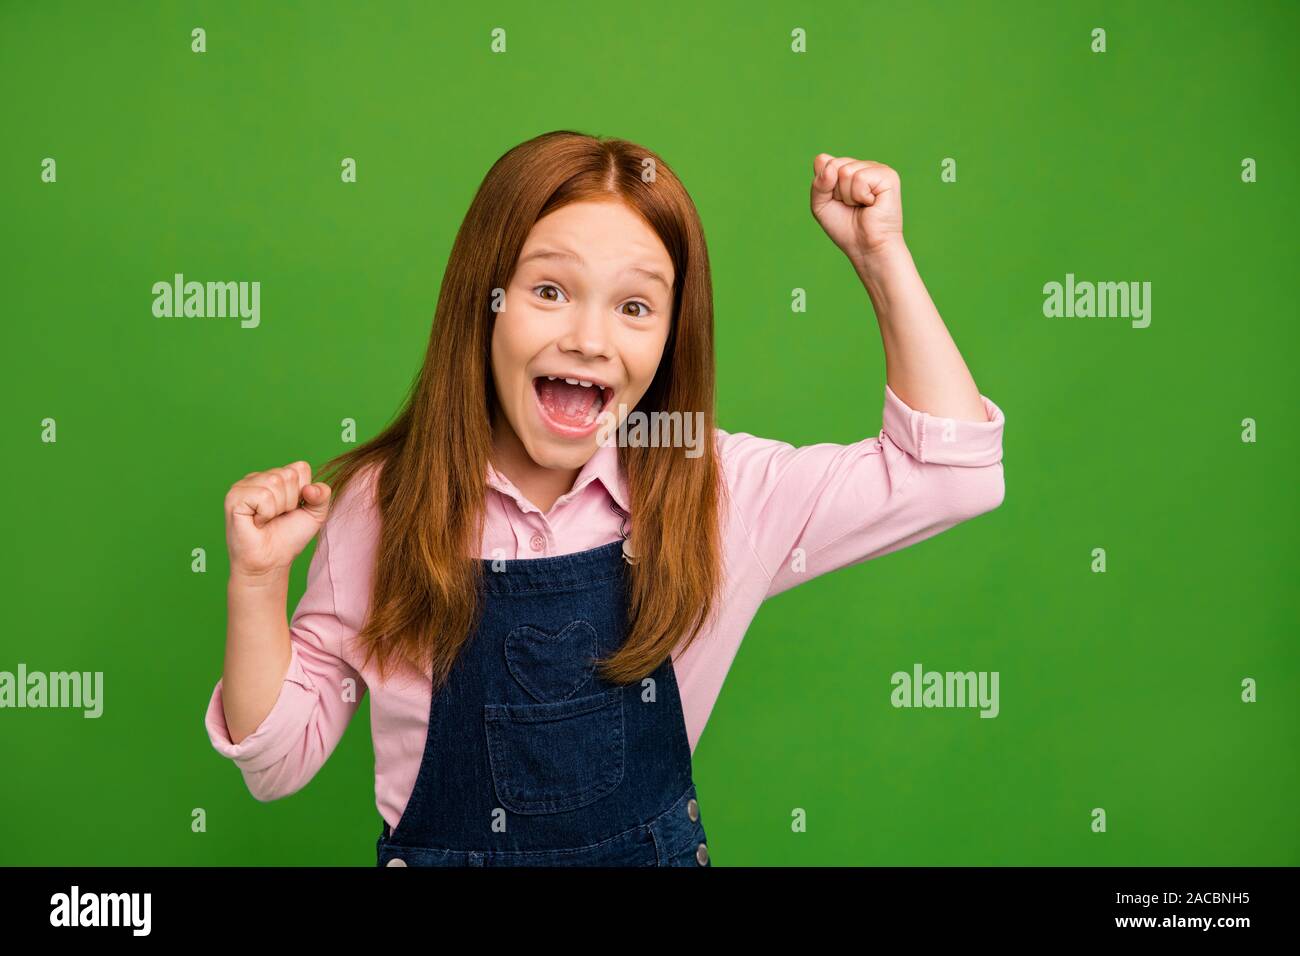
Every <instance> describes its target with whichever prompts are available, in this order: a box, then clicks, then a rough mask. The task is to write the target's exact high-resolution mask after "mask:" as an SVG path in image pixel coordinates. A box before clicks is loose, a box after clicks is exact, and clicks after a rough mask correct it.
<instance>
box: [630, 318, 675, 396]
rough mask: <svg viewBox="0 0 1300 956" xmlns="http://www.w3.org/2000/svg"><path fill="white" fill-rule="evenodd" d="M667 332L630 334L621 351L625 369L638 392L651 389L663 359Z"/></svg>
mask: <svg viewBox="0 0 1300 956" xmlns="http://www.w3.org/2000/svg"><path fill="white" fill-rule="evenodd" d="M667 339H668V333H667V330H666V329H665V330H662V331H658V332H654V333H651V332H648V331H639V332H636V333H630V334H629V335H628V337H627V338H626V339H625V340H624V342H623V343H622V345H621V347H620V349H619V355H620V357H621V358H622V360H623V367H624V368H626V369H627V372H628V376H629V378H630V379H631V381H632V383H633V385H634V387H635V388H636V389H637V391H638V392H640V391H643V390H644V389H646V388H649V387H650V383H651V382H652V381H653V380H654V377H655V372H657V371H658V370H659V363H660V361H662V359H663V352H664V345H665V344H666V342H667Z"/></svg>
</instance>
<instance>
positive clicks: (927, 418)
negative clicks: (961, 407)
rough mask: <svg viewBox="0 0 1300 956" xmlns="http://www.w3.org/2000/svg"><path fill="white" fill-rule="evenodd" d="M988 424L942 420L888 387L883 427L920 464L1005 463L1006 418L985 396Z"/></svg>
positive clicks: (983, 397) (883, 434) (885, 432)
mask: <svg viewBox="0 0 1300 956" xmlns="http://www.w3.org/2000/svg"><path fill="white" fill-rule="evenodd" d="M980 401H982V402H983V403H984V411H985V412H986V413H987V414H988V418H989V420H988V421H986V422H971V421H962V420H960V419H956V418H941V417H939V416H936V415H931V414H930V413H929V412H918V411H917V410H916V409H914V408H911V407H910V406H908V404H907V403H906V402H904V401H903V400H902V399H901V398H899V397H898V396H897V395H896V394H894V390H893V389H892V388H890V387H889V386H888V385H886V386H885V412H884V428H883V429H882V430H881V436H882V437H883V436H885V435H888V436H889V437H890V438H891V439H892V440H893V442H894V444H896V445H897V446H898V447H899V448H901V449H902V450H903V451H905V452H907V454H909V455H911V456H912V457H913V458H915V459H916V460H917V461H921V462H935V463H936V464H941V465H967V466H981V465H993V464H996V463H997V462H999V461H1001V460H1002V426H1003V425H1004V424H1005V422H1006V416H1004V415H1003V414H1002V409H1000V408H998V406H997V405H995V404H993V402H992V401H990V400H989V399H988V398H986V397H985V396H984V395H981V396H980Z"/></svg>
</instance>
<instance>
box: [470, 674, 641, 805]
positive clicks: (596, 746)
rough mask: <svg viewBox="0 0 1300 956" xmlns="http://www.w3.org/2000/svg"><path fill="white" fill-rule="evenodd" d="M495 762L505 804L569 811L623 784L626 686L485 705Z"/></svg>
mask: <svg viewBox="0 0 1300 956" xmlns="http://www.w3.org/2000/svg"><path fill="white" fill-rule="evenodd" d="M483 723H484V726H485V727H486V730H487V743H488V759H489V761H490V763H491V764H492V782H493V783H494V784H495V785H496V792H497V797H498V798H499V799H500V800H501V805H502V806H503V807H504V808H505V809H507V810H510V811H512V812H514V813H527V814H532V813H562V812H564V811H565V810H574V809H576V808H578V807H582V806H586V805H587V804H589V803H594V802H595V801H597V800H599V799H600V798H601V797H603V796H605V795H607V794H608V793H610V792H611V791H613V790H614V788H615V787H617V786H618V785H619V784H620V783H621V782H622V780H623V688H621V687H615V688H612V689H610V690H605V691H601V692H600V693H597V694H593V695H591V696H587V697H578V698H576V699H573V700H562V701H555V702H551V703H541V704H484V705H483Z"/></svg>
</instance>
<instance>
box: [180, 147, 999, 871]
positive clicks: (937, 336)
mask: <svg viewBox="0 0 1300 956" xmlns="http://www.w3.org/2000/svg"><path fill="white" fill-rule="evenodd" d="M813 169H814V177H813V181H812V189H811V206H812V213H813V215H814V217H816V219H817V222H818V223H819V224H820V225H821V227H822V228H823V229H824V230H825V232H826V233H827V235H828V236H830V238H831V240H832V241H833V242H834V243H835V244H836V245H837V246H838V247H839V248H840V249H841V250H842V251H843V252H844V254H845V255H846V256H848V258H849V260H850V262H851V263H852V265H853V267H854V269H855V270H856V272H857V274H858V276H859V277H860V278H861V280H862V282H863V285H864V286H865V287H866V290H867V292H868V294H869V295H870V298H871V301H872V304H873V305H874V307H875V312H876V317H877V320H878V321H879V324H880V332H881V339H882V340H883V343H884V348H885V360H886V372H887V384H886V386H885V398H884V417H883V425H884V427H883V429H882V430H881V431H880V432H879V434H878V435H874V436H872V437H870V438H864V439H863V440H861V441H859V442H857V443H854V444H849V445H835V444H815V445H809V446H805V447H801V448H796V447H793V446H791V445H789V444H786V443H784V442H780V441H775V440H770V439H764V438H756V437H754V436H752V435H748V434H744V433H735V434H731V433H728V432H726V431H723V430H721V429H717V428H715V427H714V423H713V404H714V402H713V382H714V368H713V308H712V287H711V282H710V276H709V263H708V255H707V251H706V249H705V242H704V232H703V229H702V228H701V225H700V221H699V217H698V215H697V213H696V210H695V206H694V204H693V203H692V202H691V199H690V197H689V196H688V195H687V193H686V190H685V188H684V187H683V186H682V184H681V182H680V181H679V180H678V179H677V177H676V176H675V175H674V174H673V172H672V170H671V169H670V168H669V166H668V164H667V163H665V162H664V161H663V159H661V158H660V157H659V156H657V155H655V154H654V153H653V152H651V151H650V150H648V149H645V148H643V147H641V146H638V145H635V144H633V143H630V142H627V141H625V140H620V139H598V138H595V137H591V136H587V135H583V134H579V133H575V132H571V131H557V132H552V133H548V134H545V135H542V136H539V137H537V138H535V139H532V140H529V141H528V142H525V143H522V144H520V145H519V146H516V147H515V148H514V149H512V150H510V151H509V152H507V153H506V154H505V155H504V156H502V157H501V158H500V159H499V160H498V161H497V162H496V163H495V164H494V165H493V167H492V169H491V170H490V171H489V172H488V174H487V177H486V178H485V179H484V181H483V183H482V185H481V186H480V187H479V190H478V193H477V195H476V196H475V197H474V200H473V203H472V204H471V206H470V209H469V212H468V213H467V215H466V217H465V221H464V223H463V224H462V226H461V228H460V231H459V233H458V234H457V237H456V242H455V244H454V246H453V248H452V251H451V255H450V259H449V261H448V264H447V271H446V274H445V276H444V278H443V283H442V289H441V292H440V294H439V298H438V307H437V312H436V315H435V318H434V324H433V330H432V334H431V337H430V340H429V346H428V350H427V352H426V355H425V361H424V365H423V367H422V369H421V371H420V373H419V375H418V377H417V380H416V381H415V383H414V385H413V388H412V390H411V393H410V395H409V396H408V399H407V402H406V404H405V407H404V408H403V410H402V412H401V413H400V415H399V416H398V418H397V419H396V420H395V421H394V422H393V423H392V424H391V425H390V426H389V427H388V428H387V429H385V430H384V431H383V432H382V433H381V434H380V435H379V436H377V437H376V438H374V439H373V440H371V441H370V442H368V443H366V444H364V445H362V446H360V447H358V448H356V449H355V450H352V451H349V452H347V453H346V454H343V455H341V456H338V457H337V458H335V459H333V460H331V461H330V462H327V463H326V466H325V469H324V471H323V472H322V473H320V475H319V476H318V477H317V478H316V479H313V472H312V468H311V466H310V465H309V464H308V463H307V462H303V461H298V462H294V463H293V464H290V465H286V466H285V467H283V468H277V469H272V470H270V471H265V472H255V473H252V474H249V475H246V476H245V477H244V478H243V479H242V480H241V481H239V482H237V483H236V484H235V485H234V487H232V488H231V489H230V492H229V494H227V496H226V501H225V508H226V529H227V545H228V547H229V551H230V580H229V587H228V601H229V628H228V633H227V640H226V657H225V668H224V672H223V676H222V679H221V680H220V681H219V682H218V683H217V685H216V688H215V689H214V691H213V693H212V697H211V700H210V702H209V706H208V710H207V714H206V726H207V730H208V733H209V736H210V737H211V740H212V743H213V745H214V746H215V747H216V749H217V750H218V751H219V752H221V753H222V754H224V755H225V756H227V757H230V758H231V759H233V760H234V761H235V763H236V764H237V765H238V766H239V768H240V770H241V771H242V773H243V776H244V779H245V781H246V782H247V785H248V787H249V789H250V790H251V792H252V793H253V795H254V796H255V797H256V798H257V799H259V800H274V799H277V798H279V797H283V796H286V795H288V794H290V793H293V792H294V791H296V790H298V789H299V788H300V787H302V786H303V785H304V784H306V783H307V781H308V780H310V779H311V777H312V776H313V775H314V774H315V773H316V771H317V770H318V769H319V768H320V766H321V764H322V763H323V762H324V761H325V760H326V758H327V757H328V756H329V754H330V753H331V751H332V750H333V748H334V746H335V744H336V743H337V742H338V740H339V738H340V737H341V736H342V734H343V731H344V729H345V728H346V726H347V723H348V721H349V720H350V719H351V717H352V714H353V713H354V712H355V710H356V708H357V705H358V703H359V700H360V697H361V695H362V694H363V693H364V692H365V691H366V690H367V689H369V691H370V693H371V702H370V707H371V725H372V730H373V738H374V749H375V796H376V802H377V807H378V810H379V813H380V815H381V817H382V818H383V827H382V832H381V835H380V837H379V839H378V841H377V844H376V849H377V862H378V864H379V865H381V866H383V865H386V866H428V865H470V866H484V865H586V866H656V865H657V866H708V865H709V852H708V845H707V841H706V838H705V831H704V825H703V819H702V816H701V801H700V799H699V795H698V794H697V792H696V789H695V785H694V782H693V779H692V775H691V754H692V752H693V750H694V748H695V745H696V743H697V741H698V740H699V737H700V734H701V732H702V731H703V729H704V725H705V722H706V721H707V720H708V716H709V711H710V710H711V709H712V706H713V702H714V700H715V699H716V698H717V695H718V692H719V690H720V689H721V686H722V682H723V678H724V677H725V675H726V673H727V670H728V668H729V667H730V665H731V662H732V660H733V658H734V657H735V654H736V650H737V648H738V647H739V645H740V641H741V638H742V637H743V636H744V633H745V629H746V627H747V626H748V624H749V622H750V620H751V619H752V618H753V616H754V613H755V612H756V611H757V609H758V606H759V604H760V603H761V602H762V601H763V600H764V599H765V598H768V597H770V596H772V595H774V594H777V593H779V592H781V591H784V590H786V589H787V588H790V587H793V586H794V585H795V584H798V583H800V582H801V581H806V580H808V579H809V578H812V577H814V576H816V575H818V574H824V573H826V572H828V571H832V570H835V569H836V568H842V567H845V566H847V565H851V564H857V563H860V562H862V561H865V560H867V559H869V558H874V557H877V556H879V555H882V554H886V553H888V552H890V551H894V550H897V549H899V548H902V547H905V546H907V545H909V544H912V543H914V542H917V541H920V540H923V539H925V538H927V537H930V536H932V535H935V534H937V533H939V532H941V531H943V530H945V529H947V528H950V527H952V526H953V525H955V524H956V523H958V522H959V521H962V520H965V519H967V518H971V517H973V516H975V515H978V514H981V513H983V512H986V511H989V510H991V509H993V508H995V507H997V506H998V505H999V504H1000V503H1001V502H1002V498H1003V476H1002V464H1001V459H1002V444H1001V438H1002V427H1003V421H1004V419H1003V415H1002V413H1001V411H1000V410H999V409H998V407H997V406H996V405H994V404H993V402H991V401H989V400H988V399H987V398H985V397H984V396H983V395H981V394H980V392H979V391H978V389H977V388H976V386H975V383H974V381H973V380H972V378H971V375H970V372H969V371H968V370H967V368H966V366H965V364H964V362H963V361H962V358H961V356H960V354H959V353H958V351H957V348H956V346H955V345H954V344H953V342H952V339H951V338H950V337H949V335H948V332H947V329H946V328H945V327H944V324H943V321H942V320H941V319H940V317H939V315H938V312H937V311H936V310H935V307H934V305H933V303H932V302H931V300H930V297H929V295H928V293H927V292H926V290H925V286H924V285H923V283H922V281H921V278H920V276H919V275H918V274H917V272H916V269H915V267H914V265H913V263H912V259H911V257H910V254H909V252H908V250H907V247H906V246H905V244H904V242H903V233H902V209H901V201H900V197H899V180H898V176H897V174H896V173H895V172H894V171H893V170H891V169H890V168H888V167H887V166H883V165H881V164H879V163H873V162H863V161H859V160H855V159H851V158H849V157H834V156H830V155H827V154H825V153H822V154H819V155H818V156H817V157H816V159H815V160H814V163H813ZM629 410H635V411H636V412H640V413H645V414H647V415H648V416H649V417H650V420H651V422H652V425H653V424H654V423H655V422H660V423H662V422H663V421H668V422H670V423H672V422H674V421H676V422H677V423H680V422H681V421H682V420H683V419H698V420H699V421H701V422H702V423H703V425H704V428H703V436H704V437H705V439H706V440H704V441H703V442H702V443H699V444H698V445H697V447H694V448H688V447H681V445H682V444H683V442H682V441H678V442H677V446H678V447H673V443H672V442H671V441H670V442H667V443H665V442H664V441H660V440H656V441H647V440H633V439H634V438H635V437H636V436H638V435H639V436H641V438H642V439H644V438H645V429H641V430H639V431H638V430H636V429H633V430H622V431H617V430H615V429H614V428H612V427H610V426H614V425H617V424H618V423H619V422H621V421H623V420H624V419H625V418H626V417H627V416H628V413H629ZM674 416H676V418H675V419H674ZM688 431H689V430H682V429H679V430H678V431H676V432H673V431H672V430H671V429H668V430H661V431H660V432H659V433H658V434H659V437H661V438H662V437H664V436H668V437H672V436H673V435H676V436H678V437H679V438H680V436H683V435H686V434H687V433H688ZM613 435H619V436H622V439H623V440H622V441H621V442H620V441H617V440H614V441H611V440H610V436H613ZM665 444H667V447H665ZM620 445H621V447H620ZM321 477H328V478H329V479H330V482H329V483H326V482H325V481H324V480H321ZM331 502H333V504H331ZM327 516H328V517H327ZM318 530H319V531H320V535H321V537H320V541H319V542H318V544H317V548H316V551H315V555H314V556H313V558H312V561H311V564H310V566H309V569H308V575H307V589H306V593H305V594H304V595H303V597H302V600H301V602H300V603H299V604H298V607H297V610H296V611H295V613H294V615H293V619H292V621H291V622H290V623H289V624H288V625H286V622H285V611H286V599H287V590H288V580H289V568H290V565H291V564H292V562H293V559H294V558H295V557H296V556H297V555H298V554H299V553H300V552H301V551H302V550H303V548H304V547H305V546H306V545H307V543H308V542H309V541H310V540H311V539H312V537H313V536H314V535H315V534H316V533H317V531H318Z"/></svg>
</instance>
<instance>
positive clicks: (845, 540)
mask: <svg viewBox="0 0 1300 956" xmlns="http://www.w3.org/2000/svg"><path fill="white" fill-rule="evenodd" d="M980 402H981V407H983V408H984V409H985V412H986V415H987V418H988V420H987V421H982V422H973V421H962V420H957V421H949V420H947V419H940V418H935V417H934V416H932V415H930V414H928V413H926V412H921V411H918V410H916V409H913V408H911V407H909V406H908V405H907V404H906V403H905V402H903V400H902V399H900V398H899V397H898V396H897V395H896V394H895V393H894V391H893V390H892V389H891V388H890V387H889V386H888V385H886V386H885V404H884V414H883V425H884V427H883V428H881V429H880V431H879V433H878V434H877V435H872V436H871V437H870V438H865V439H863V440H861V441H858V442H853V443H851V444H847V445H838V444H833V443H829V442H825V443H820V444H814V445H805V446H802V447H795V446H793V445H790V444H788V443H786V442H782V441H776V440H773V439H769V438H759V437H755V436H753V435H748V434H744V433H736V434H729V433H727V432H723V431H721V430H720V431H719V437H720V456H721V459H722V462H723V467H724V471H725V474H726V478H727V485H728V490H729V492H730V498H731V503H732V508H733V511H734V513H735V514H736V516H737V517H738V519H739V521H740V523H741V525H742V526H743V527H744V529H745V531H746V533H747V534H748V536H749V541H750V547H751V548H752V550H753V553H754V555H755V557H756V559H757V561H758V564H759V566H760V567H761V568H762V570H763V572H764V573H765V574H766V576H767V579H768V587H767V592H766V595H765V596H766V597H772V596H773V595H776V594H779V593H781V592H782V591H785V590H788V589H789V588H792V587H794V586H795V585H797V584H800V583H802V582H804V581H808V580H811V579H812V578H814V577H817V576H818V575H821V574H826V573H828V572H830V571H834V570H836V569H838V568H843V567H847V566H849V565H853V564H860V563H862V562H863V561H867V560H870V559H872V558H877V557H880V556H882V555H885V554H889V553H890V552H893V551H898V550H900V549H901V548H905V547H908V546H909V545H912V544H916V543H917V542H919V541H924V540H925V539H926V538H930V537H933V536H934V535H937V534H939V533H940V532H943V531H946V530H947V529H949V528H951V527H953V526H954V525H957V524H959V523H960V522H962V521H966V520H969V519H970V518H974V517H977V516H978V515H981V514H983V513H985V512H988V511H992V510H993V509H994V508H996V507H998V505H1000V504H1001V503H1002V500H1003V497H1004V494H1005V489H1004V482H1003V476H1002V429H1003V425H1004V423H1005V416H1004V415H1003V413H1002V410H1001V409H1000V408H998V406H997V405H995V404H994V403H993V402H992V401H990V400H989V399H988V398H986V397H984V396H980Z"/></svg>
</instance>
